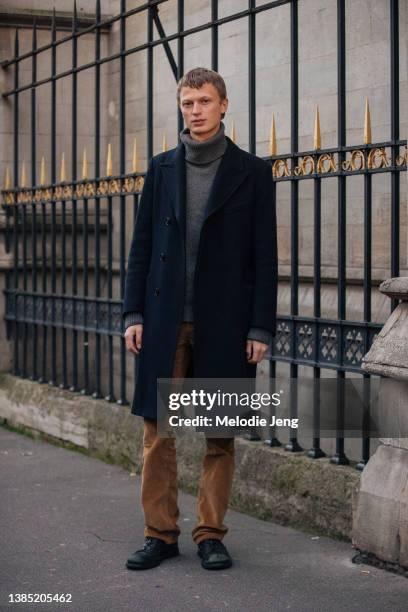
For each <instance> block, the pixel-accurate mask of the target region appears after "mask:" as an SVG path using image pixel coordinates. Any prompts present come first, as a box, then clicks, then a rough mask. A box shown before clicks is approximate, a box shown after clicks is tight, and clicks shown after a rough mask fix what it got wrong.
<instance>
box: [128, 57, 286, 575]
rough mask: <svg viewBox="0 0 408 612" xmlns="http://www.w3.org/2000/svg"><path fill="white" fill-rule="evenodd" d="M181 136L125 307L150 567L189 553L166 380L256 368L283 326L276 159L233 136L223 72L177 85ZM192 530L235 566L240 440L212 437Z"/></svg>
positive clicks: (148, 208)
mask: <svg viewBox="0 0 408 612" xmlns="http://www.w3.org/2000/svg"><path fill="white" fill-rule="evenodd" d="M177 101H178V105H179V107H180V109H181V112H182V114H183V117H184V121H185V125H186V127H185V128H184V129H183V130H182V132H181V133H180V140H181V142H180V144H179V145H178V146H177V147H176V148H174V149H171V150H170V151H167V152H164V153H160V154H159V155H155V156H154V157H153V158H152V159H151V161H150V164H149V167H148V171H147V175H146V179H145V184H144V187H143V192H142V196H141V200H140V204H139V209H138V214H137V219H136V224H135V228H134V233H133V238H132V244H131V248H130V254H129V263H128V272H127V277H126V285H125V296H124V306H123V316H124V318H125V327H126V332H125V340H126V346H127V349H128V350H129V351H131V352H132V353H133V354H135V355H138V356H139V359H138V362H139V363H138V376H137V384H136V390H135V395H134V399H133V404H132V412H133V413H134V414H137V415H140V416H142V417H144V438H143V444H144V450H143V470H142V485H141V499H142V506H143V511H144V517H145V530H144V535H145V544H144V547H143V549H141V550H138V551H136V552H135V553H134V554H133V555H132V556H131V557H130V558H129V559H128V560H127V567H128V568H129V569H147V568H150V567H154V566H156V565H159V563H160V562H161V561H162V560H163V559H165V558H168V557H173V556H176V555H178V554H179V550H178V544H177V540H178V535H179V533H180V529H179V526H178V525H177V519H178V517H179V510H178V506H177V481H176V479H177V465H176V449H175V441H174V438H172V437H170V438H164V437H159V436H158V435H157V408H156V393H157V379H158V378H172V377H173V378H184V377H187V376H189V375H193V376H194V377H197V378H255V376H256V367H257V364H258V363H259V362H260V361H261V360H262V359H263V358H264V356H265V352H266V350H267V348H268V344H269V343H270V341H271V336H273V335H274V334H275V324H276V323H275V319H276V293H277V245H276V213H275V202H274V198H273V191H272V174H271V167H270V165H269V164H268V163H267V162H265V161H264V160H262V159H261V158H259V157H256V156H255V155H251V154H249V153H247V152H245V151H243V150H242V149H240V148H239V147H238V146H236V145H235V144H234V143H233V141H232V140H231V139H230V138H228V137H227V136H226V135H225V133H224V124H223V122H222V119H223V118H224V116H225V113H226V111H227V108H228V98H227V93H226V87H225V83H224V80H223V79H222V77H221V76H220V75H219V74H218V73H217V72H214V71H212V70H207V69H205V68H195V69H193V70H190V71H189V72H188V73H187V74H186V75H185V76H184V77H183V78H182V79H181V80H180V81H179V83H178V88H177ZM206 444H207V451H206V455H205V457H204V461H203V469H202V474H201V480H200V486H199V494H198V503H197V524H196V525H195V527H194V529H193V532H192V536H193V539H194V541H195V543H196V544H197V545H198V551H197V552H198V555H199V556H200V557H201V564H202V566H203V567H204V568H205V569H225V568H227V567H230V565H231V564H232V560H231V557H230V555H229V553H228V551H227V549H226V547H225V545H224V544H223V543H222V542H221V540H222V539H223V537H224V536H225V534H226V533H227V530H228V528H227V527H226V525H224V523H223V519H224V516H225V513H226V511H227V507H228V500H229V495H230V490H231V484H232V478H233V471H234V439H233V438H207V439H206Z"/></svg>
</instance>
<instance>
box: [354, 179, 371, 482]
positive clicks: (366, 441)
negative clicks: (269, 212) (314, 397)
mask: <svg viewBox="0 0 408 612" xmlns="http://www.w3.org/2000/svg"><path fill="white" fill-rule="evenodd" d="M371 240H372V176H371V174H369V173H368V172H366V173H365V174H364V284H363V291H364V321H366V322H367V323H368V322H369V321H371ZM368 340H369V333H368V331H366V335H365V350H364V352H365V353H367V351H368V350H369V348H370V347H369V343H368ZM363 381H364V382H363V388H364V393H365V395H367V393H368V394H369V393H370V376H369V375H368V374H364V375H363ZM367 399H369V396H368V397H367ZM368 407H369V401H367V402H365V406H364V410H365V411H367V417H368V416H369V409H368ZM361 443H362V449H361V456H362V458H361V460H360V461H359V462H358V463H357V465H356V469H357V470H363V469H364V466H365V465H366V463H367V461H368V460H369V458H370V437H369V435H365V434H364V431H363V434H362V441H361Z"/></svg>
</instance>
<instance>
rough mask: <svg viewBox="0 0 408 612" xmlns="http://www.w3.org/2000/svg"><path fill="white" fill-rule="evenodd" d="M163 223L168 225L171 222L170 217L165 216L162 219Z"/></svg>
mask: <svg viewBox="0 0 408 612" xmlns="http://www.w3.org/2000/svg"><path fill="white" fill-rule="evenodd" d="M164 223H165V225H170V223H171V217H166V218H165V220H164Z"/></svg>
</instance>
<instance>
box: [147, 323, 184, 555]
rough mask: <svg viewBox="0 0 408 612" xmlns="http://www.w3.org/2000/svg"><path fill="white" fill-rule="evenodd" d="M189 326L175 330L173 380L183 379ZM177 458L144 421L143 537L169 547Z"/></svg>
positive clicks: (173, 535)
mask: <svg viewBox="0 0 408 612" xmlns="http://www.w3.org/2000/svg"><path fill="white" fill-rule="evenodd" d="M191 327H192V326H191V324H182V325H181V327H180V330H179V336H178V340H177V347H176V353H175V359H174V367H173V373H172V376H173V378H183V377H184V376H185V373H186V371H187V368H188V364H189V360H190V359H191V342H190V336H191ZM177 493H178V486H177V459H176V447H175V439H174V438H160V437H159V436H158V435H157V421H156V420H154V419H146V418H145V419H144V435H143V467H142V483H141V501H142V507H143V512H144V517H145V529H144V535H145V537H147V536H153V537H156V538H160V539H162V540H164V541H165V542H167V543H168V544H171V543H173V542H176V541H177V538H178V536H179V534H180V528H179V526H178V524H177V520H178V518H179V514H180V513H179V508H178V505H177Z"/></svg>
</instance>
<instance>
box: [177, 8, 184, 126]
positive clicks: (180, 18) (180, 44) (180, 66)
mask: <svg viewBox="0 0 408 612" xmlns="http://www.w3.org/2000/svg"><path fill="white" fill-rule="evenodd" d="M177 24H178V31H179V32H182V31H183V30H184V0H178V2H177ZM183 74H184V37H183V36H179V38H178V39H177V81H179V80H180V79H181V77H182V76H183ZM177 124H178V134H180V132H181V130H182V129H183V127H184V120H183V114H182V112H181V110H180V107H178V109H177Z"/></svg>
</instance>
